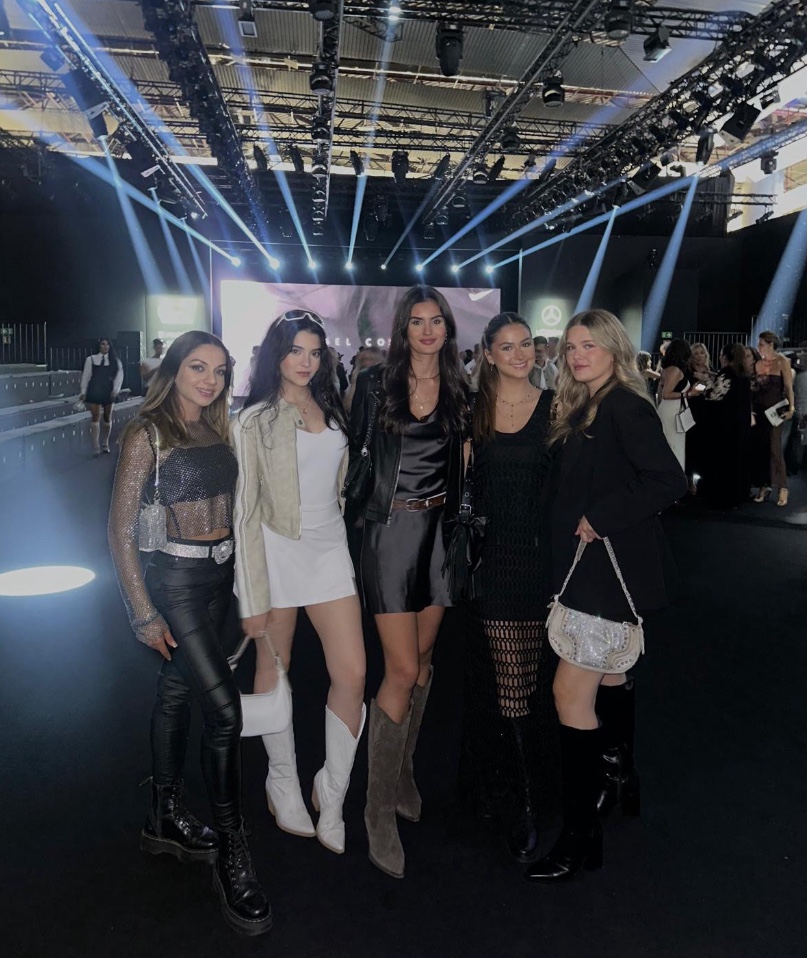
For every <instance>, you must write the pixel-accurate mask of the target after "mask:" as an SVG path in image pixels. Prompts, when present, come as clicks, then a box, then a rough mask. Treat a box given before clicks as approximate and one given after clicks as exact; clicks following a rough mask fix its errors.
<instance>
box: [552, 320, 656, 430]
mask: <svg viewBox="0 0 808 958" xmlns="http://www.w3.org/2000/svg"><path fill="white" fill-rule="evenodd" d="M573 326H584V327H585V328H586V329H587V330H589V334H590V335H591V337H592V339H593V341H594V342H595V343H596V344H597V345H598V346H600V347H601V349H605V350H606V351H607V352H609V353H611V354H612V357H613V358H614V366H613V368H612V375H611V378H610V379H609V380H608V382H606V383H605V384H604V385H603V386H601V388H600V389H599V390H598V391H597V392H596V393H595V395H594V396H592V397H590V395H589V387H588V386H587V385H586V383H579V382H578V381H577V380H576V379H575V377H574V376H573V374H572V370H571V369H570V367H569V365H568V364H567V362H566V354H567V333H568V332H569V330H570V329H572V327H573ZM558 353H559V357H560V360H561V361H560V362H559V364H558V378H557V379H556V398H555V421H554V422H553V426H552V429H551V430H550V443H551V444H552V443H554V442H558V441H559V440H566V438H567V436H569V435H570V434H571V433H573V432H583V433H586V430H587V429H588V428H589V427H590V426H591V425H592V423H593V422H594V421H595V416H597V414H598V408H599V407H600V404H601V403H602V402H603V400H604V399H605V398H606V396H608V395H609V393H610V392H611V391H612V390H613V389H615V388H616V387H617V386H623V387H624V388H626V389H628V390H630V391H631V392H633V393H636V394H637V395H638V396H639V397H640V398H641V399H643V400H644V401H645V402H647V403H651V397H650V396H649V395H648V389H647V387H646V385H645V379H644V378H643V376H642V374H641V373H640V371H639V370H638V369H637V362H636V358H635V357H636V351H635V349H634V346H633V345H632V343H631V340H630V339H629V338H628V335H627V333H626V331H625V329H624V327H623V324H622V323H621V322H620V320H619V319H618V318H617V317H616V316H614V315H613V314H612V313H610V312H607V310H605V309H587V310H585V311H584V312H582V313H577V314H576V315H575V316H573V317H572V319H571V320H570V321H569V322H568V323H567V325H566V326H565V327H564V333H563V335H562V336H561V342H560V343H559V345H558ZM651 405H653V403H651Z"/></svg>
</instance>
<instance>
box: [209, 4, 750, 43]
mask: <svg viewBox="0 0 808 958" xmlns="http://www.w3.org/2000/svg"><path fill="white" fill-rule="evenodd" d="M193 2H194V5H195V6H213V5H216V6H224V5H227V6H233V7H235V6H237V5H238V2H237V0H193ZM574 5H575V0H523V2H521V3H516V2H507V0H505V2H485V0H401V2H400V3H399V6H400V7H401V15H400V20H403V21H406V20H430V21H435V22H437V21H440V20H450V21H451V22H452V23H456V24H458V25H460V26H468V27H479V28H480V29H484V30H490V29H500V30H518V31H521V32H525V31H529V32H535V33H555V31H556V30H557V29H558V28H559V26H560V25H561V23H562V22H563V21H564V20H565V19H566V17H567V16H568V15H569V12H570V10H571V9H572V7H573V6H574ZM253 6H254V8H255V9H256V10H262V9H263V10H283V11H285V12H288V11H294V12H299V13H308V3H307V2H306V0H291V2H285V0H253ZM389 6H390V4H389V2H379V0H346V2H345V12H344V16H345V19H346V22H347V23H349V24H351V25H353V26H357V27H359V28H360V29H364V30H367V31H368V32H374V33H375V35H377V36H382V37H383V36H385V34H384V33H383V32H382V31H383V30H384V29H386V28H385V27H379V28H378V32H377V31H375V30H372V27H371V24H373V22H374V21H383V22H384V23H385V24H386V23H387V22H388V19H389ZM609 6H610V0H598V3H597V6H596V9H595V15H596V20H595V21H594V22H593V23H592V24H591V26H590V27H588V28H587V30H586V31H585V36H586V37H587V38H591V39H592V40H593V41H595V42H600V43H615V41H613V40H610V39H609V38H608V37H607V36H606V34H605V33H603V32H602V30H601V29H600V25H601V24H602V23H603V17H604V15H605V13H606V11H607V10H608V9H609ZM751 19H752V18H751V17H750V16H749V14H745V13H741V12H738V11H725V12H715V11H713V10H681V9H679V8H678V7H662V6H655V5H651V3H649V2H642V0H638V2H637V4H636V6H635V10H634V28H633V31H632V32H633V33H636V34H640V35H644V36H647V35H649V34H652V33H654V31H655V30H657V29H658V28H659V27H660V26H664V27H666V28H667V29H668V30H669V31H670V36H672V37H691V38H694V39H699V40H723V39H724V37H725V36H726V35H727V33H729V32H731V31H733V30H737V29H740V28H741V27H742V26H743V25H744V24H745V23H747V22H748V21H749V20H751ZM351 21H358V22H356V23H351Z"/></svg>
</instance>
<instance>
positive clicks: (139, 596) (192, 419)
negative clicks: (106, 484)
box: [109, 332, 272, 935]
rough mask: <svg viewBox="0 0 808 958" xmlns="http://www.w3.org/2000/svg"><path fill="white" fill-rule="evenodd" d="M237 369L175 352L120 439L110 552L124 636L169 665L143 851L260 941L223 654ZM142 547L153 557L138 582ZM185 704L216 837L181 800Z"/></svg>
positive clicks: (235, 714)
mask: <svg viewBox="0 0 808 958" xmlns="http://www.w3.org/2000/svg"><path fill="white" fill-rule="evenodd" d="M231 369H232V367H231V364H230V357H229V356H228V354H227V352H226V351H225V349H224V346H223V345H222V343H221V341H220V340H218V339H217V338H216V337H215V336H211V335H210V334H209V333H203V332H188V333H185V334H183V335H182V336H180V337H179V338H178V339H176V340H175V341H174V343H172V345H171V347H170V348H169V350H168V352H167V353H166V357H165V359H164V360H163V363H162V365H161V366H160V368H159V370H158V371H157V372H156V373H155V376H154V380H153V382H152V384H151V387H150V389H149V395H148V397H147V399H146V401H145V402H144V404H143V406H142V410H141V414H140V416H139V418H138V419H136V420H134V421H133V422H132V423H131V424H130V425H129V426H128V427H127V428H126V430H125V432H124V436H123V441H122V449H121V455H120V460H119V462H118V469H117V472H116V474H115V487H114V490H113V496H112V508H111V511H110V520H109V541H110V548H111V550H112V557H113V560H114V562H115V568H116V571H117V574H118V581H119V584H120V587H121V592H122V594H123V598H124V601H125V603H126V606H127V610H128V612H129V618H130V621H131V624H132V628H133V629H134V631H135V634H136V636H137V638H138V639H139V640H140V641H141V642H143V643H144V644H145V645H148V646H149V647H150V648H152V649H155V650H156V651H157V652H159V653H160V655H161V656H162V657H163V660H164V661H163V666H162V669H161V670H160V676H159V679H158V683H157V699H156V702H155V704H154V709H153V712H152V723H151V747H152V779H151V781H152V804H151V809H150V811H149V815H148V817H147V819H146V824H145V825H144V827H143V830H142V832H141V835H140V846H141V848H142V849H143V850H144V851H146V852H149V853H150V854H152V855H159V854H169V855H173V856H174V857H175V858H177V859H179V860H180V861H181V862H207V863H210V864H213V865H214V872H213V880H214V887H215V889H216V892H217V894H218V896H219V901H220V905H221V909H222V913H223V914H224V917H225V919H226V920H227V921H228V923H229V924H230V925H231V926H232V927H233V928H235V929H236V930H238V931H240V932H243V933H244V934H248V935H260V934H263V933H264V932H266V931H269V929H270V928H271V927H272V914H271V911H270V906H269V902H268V901H267V898H266V895H265V894H264V892H263V890H262V889H261V886H260V885H259V883H258V880H257V878H256V876H255V872H254V869H253V865H252V860H251V858H250V852H249V849H248V848H247V841H246V837H245V829H244V821H243V819H242V811H241V739H240V735H241V702H240V698H239V693H238V689H237V688H236V684H235V681H234V679H233V675H232V672H231V671H230V668H229V666H228V663H227V657H226V655H225V652H224V650H223V649H222V645H221V633H222V630H223V627H224V623H225V618H226V615H227V611H228V607H229V604H230V600H231V596H232V593H233V538H232V516H233V498H234V492H235V485H236V475H237V470H238V467H237V463H236V459H235V456H234V455H233V452H232V450H231V449H230V447H229V445H228V441H227V440H228V410H227V391H228V388H229V386H230V378H231ZM158 470H159V471H158ZM144 502H145V503H151V504H152V507H151V510H146V511H144V510H143V508H142V505H143V503H144ZM141 526H143V528H141ZM145 532H150V533H151V540H150V541H145V539H144V536H143V533H145ZM139 545H140V548H141V549H143V550H144V551H148V552H150V553H151V555H150V558H149V560H148V562H147V568H146V572H145V575H144V574H143V572H142V569H141V563H140V555H139V549H138V546H139ZM193 702H197V703H198V704H199V705H200V707H201V708H202V712H203V717H204V724H203V731H202V774H203V777H204V779H205V784H206V786H207V791H208V798H209V799H210V803H211V808H212V811H213V823H214V825H215V827H216V831H215V832H214V831H212V830H211V829H210V828H208V827H207V826H205V825H203V824H202V823H201V822H199V821H197V819H196V818H194V816H193V815H192V814H191V813H190V812H189V811H188V809H187V808H186V806H185V803H184V801H183V790H182V771H183V766H184V763H185V752H186V746H187V742H188V732H189V728H190V719H191V704H192V703H193Z"/></svg>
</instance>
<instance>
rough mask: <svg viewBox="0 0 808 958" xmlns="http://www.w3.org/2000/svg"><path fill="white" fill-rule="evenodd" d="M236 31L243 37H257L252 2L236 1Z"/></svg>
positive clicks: (248, 0)
mask: <svg viewBox="0 0 808 958" xmlns="http://www.w3.org/2000/svg"><path fill="white" fill-rule="evenodd" d="M238 31H239V33H240V34H241V35H242V36H243V37H257V36H258V30H257V29H256V26H255V11H254V10H253V0H238Z"/></svg>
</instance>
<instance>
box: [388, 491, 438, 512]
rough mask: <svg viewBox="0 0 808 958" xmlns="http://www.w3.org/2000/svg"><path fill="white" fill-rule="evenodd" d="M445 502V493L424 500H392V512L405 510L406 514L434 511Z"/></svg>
mask: <svg viewBox="0 0 808 958" xmlns="http://www.w3.org/2000/svg"><path fill="white" fill-rule="evenodd" d="M444 502H446V493H445V492H440V493H438V495H437V496H429V497H428V498H426V499H393V511H394V512H395V511H396V510H398V509H406V510H407V512H425V511H426V510H427V509H435V508H437V507H438V506H442V505H443V504H444Z"/></svg>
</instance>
